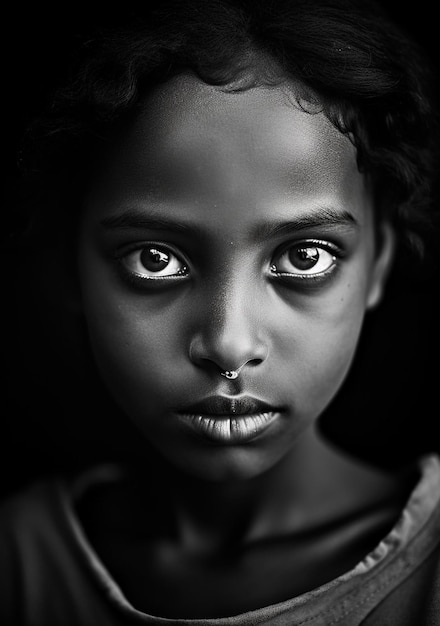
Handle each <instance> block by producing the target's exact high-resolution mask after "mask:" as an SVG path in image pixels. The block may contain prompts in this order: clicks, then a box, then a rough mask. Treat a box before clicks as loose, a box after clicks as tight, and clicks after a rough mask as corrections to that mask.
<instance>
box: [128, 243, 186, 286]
mask: <svg viewBox="0 0 440 626" xmlns="http://www.w3.org/2000/svg"><path fill="white" fill-rule="evenodd" d="M121 262H122V265H123V266H124V268H125V269H126V270H128V271H129V272H130V274H132V275H133V276H134V277H135V278H139V279H141V280H145V279H152V280H159V279H167V278H169V279H171V278H177V277H181V276H186V274H187V273H188V268H187V266H186V265H185V263H184V262H183V261H182V260H181V259H180V258H179V257H178V256H177V254H175V253H174V252H172V251H171V250H170V249H169V248H167V247H166V246H163V245H157V244H148V245H144V246H142V247H141V248H137V249H136V250H132V251H130V252H128V253H127V254H125V255H124V256H122V257H121Z"/></svg>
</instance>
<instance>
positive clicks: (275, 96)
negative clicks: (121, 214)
mask: <svg viewBox="0 0 440 626" xmlns="http://www.w3.org/2000/svg"><path fill="white" fill-rule="evenodd" d="M297 93H298V88H297V87H295V85H293V84H287V83H286V84H283V85H280V86H276V87H256V88H250V89H247V90H245V91H240V92H231V91H226V90H224V89H222V88H220V87H217V86H211V85H207V84H205V83H203V82H201V81H200V80H198V79H197V78H196V77H194V76H191V75H182V76H179V77H176V78H174V79H173V80H171V81H169V82H168V83H166V84H164V85H162V86H160V87H159V88H157V89H156V91H155V92H154V93H153V94H150V95H149V96H148V98H146V99H145V101H144V102H143V104H142V108H141V112H140V113H139V115H138V116H137V118H136V120H135V121H134V122H133V123H132V125H131V126H130V128H129V129H128V131H127V132H126V133H125V134H124V136H123V137H122V138H121V140H120V142H119V143H118V145H117V149H116V150H114V151H113V152H110V153H109V154H108V155H107V162H106V164H105V167H104V168H103V170H102V172H103V177H102V179H101V181H100V182H101V184H99V181H98V185H97V187H98V189H99V190H100V192H101V194H104V195H107V196H108V197H109V198H111V202H117V199H118V198H119V197H121V196H124V195H125V196H127V195H128V196H130V197H131V199H133V198H134V197H135V196H136V197H137V198H139V197H141V196H142V197H143V198H145V197H147V196H148V198H149V199H152V200H154V199H155V198H156V199H162V200H164V201H168V200H170V201H173V200H174V199H176V198H177V199H179V201H181V202H184V201H185V200H189V201H190V202H192V203H193V204H192V206H194V202H195V203H196V204H197V203H199V204H200V205H203V210H204V216H205V218H206V217H207V212H208V211H209V207H214V208H215V209H217V210H218V209H219V208H222V209H223V210H224V211H228V210H231V207H233V210H234V211H235V215H236V216H237V214H238V212H239V209H240V207H241V206H245V205H246V206H247V207H248V208H249V207H250V206H252V207H253V208H254V209H255V210H256V211H257V212H258V207H263V206H264V207H266V208H273V206H274V204H276V205H277V208H279V209H282V208H283V207H282V205H283V204H284V203H288V204H289V206H290V207H292V206H299V205H301V207H303V208H304V209H305V210H307V208H308V207H307V204H308V203H309V202H311V203H314V204H317V203H318V204H323V205H324V206H326V205H328V204H330V205H334V204H335V202H336V204H337V205H342V206H343V207H344V208H346V206H347V204H348V205H350V208H351V209H352V210H353V211H354V212H356V211H358V212H361V211H362V209H363V205H364V201H365V195H366V194H365V181H364V180H363V177H362V176H361V174H360V173H359V171H358V169H357V165H356V152H355V148H354V146H353V145H352V143H351V142H350V140H349V139H348V138H347V137H346V136H345V135H343V134H342V133H340V132H339V131H338V130H337V129H336V128H335V127H334V125H333V124H332V123H331V122H330V121H329V120H328V119H327V117H326V116H325V115H324V114H323V113H322V112H321V111H320V110H319V108H318V107H317V106H316V105H314V107H312V105H308V106H307V110H304V109H303V108H302V107H301V106H300V105H299V104H298V102H297V98H296V96H297ZM107 209H109V206H108V204H107Z"/></svg>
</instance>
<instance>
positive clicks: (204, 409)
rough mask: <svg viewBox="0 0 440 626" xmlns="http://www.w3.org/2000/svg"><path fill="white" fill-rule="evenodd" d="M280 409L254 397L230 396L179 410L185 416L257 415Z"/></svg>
mask: <svg viewBox="0 0 440 626" xmlns="http://www.w3.org/2000/svg"><path fill="white" fill-rule="evenodd" d="M275 411H279V409H277V408H275V407H273V406H271V405H270V404H267V402H263V401H262V400H259V399H258V398H253V397H252V396H242V397H239V398H230V397H228V396H209V397H207V398H204V399H203V400H200V401H199V402H195V403H194V404H190V405H187V406H186V407H184V408H183V409H180V410H179V413H183V414H185V415H255V414H258V413H269V412H275Z"/></svg>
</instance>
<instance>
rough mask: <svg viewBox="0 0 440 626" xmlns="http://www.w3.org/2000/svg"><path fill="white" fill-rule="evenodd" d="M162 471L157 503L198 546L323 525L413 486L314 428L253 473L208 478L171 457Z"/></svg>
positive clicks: (401, 494)
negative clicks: (328, 440) (181, 469)
mask: <svg viewBox="0 0 440 626" xmlns="http://www.w3.org/2000/svg"><path fill="white" fill-rule="evenodd" d="M163 463H165V462H163ZM157 474H158V472H157V467H155V475H157ZM161 475H162V476H163V477H164V478H163V481H161V482H160V484H157V489H156V490H155V499H156V510H161V511H163V514H164V516H166V518H167V520H170V519H173V520H174V527H173V534H174V533H175V535H176V536H177V537H178V539H179V541H180V542H181V543H182V545H186V546H187V547H188V549H191V550H197V549H199V550H205V549H208V548H207V547H208V546H209V547H210V549H214V550H216V549H222V550H224V549H225V548H227V547H228V546H229V547H232V546H236V545H237V544H241V545H245V544H249V543H251V542H254V541H259V540H263V539H265V538H270V537H272V538H273V537H277V536H278V537H279V536H283V535H285V534H287V533H289V534H292V533H297V534H298V535H299V534H301V533H302V532H305V531H306V530H307V531H310V530H313V529H318V530H319V528H320V527H323V526H326V525H329V524H331V523H332V522H336V521H337V520H338V519H343V518H345V517H347V516H350V515H353V514H356V513H359V512H360V511H362V510H364V509H366V508H368V507H372V506H378V505H379V504H380V503H384V502H390V501H392V502H396V498H397V499H398V501H399V506H400V504H401V501H402V499H403V498H404V497H405V496H406V494H407V492H408V489H409V482H408V477H405V476H402V475H398V476H396V475H392V474H390V473H386V472H384V471H381V470H378V469H375V468H373V467H370V466H367V465H366V464H364V463H361V462H359V461H358V460H355V459H354V458H351V457H349V456H348V455H346V454H343V453H341V452H340V451H339V450H336V449H334V448H332V447H331V446H330V445H329V444H327V443H326V442H325V441H324V440H323V439H322V438H321V437H320V436H319V435H317V433H316V432H315V431H314V430H312V429H309V430H308V431H307V432H306V433H304V434H303V435H302V437H301V439H300V440H299V441H298V443H297V445H296V446H295V447H294V448H293V449H292V451H291V452H290V454H289V455H288V456H286V457H285V458H284V459H283V460H282V461H281V462H279V463H278V464H277V465H276V466H275V467H273V468H271V469H270V470H269V471H267V472H265V473H264V474H262V475H259V476H257V477H255V478H252V479H247V480H241V481H240V480H235V481H228V482H221V483H215V482H207V481H202V480H199V479H197V478H194V477H192V476H188V475H185V474H183V473H182V472H179V471H178V470H175V469H174V468H170V467H169V466H168V465H167V467H166V468H165V467H164V468H163V471H162V473H161ZM164 519H165V518H164Z"/></svg>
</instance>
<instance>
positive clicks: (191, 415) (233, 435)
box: [177, 396, 281, 445]
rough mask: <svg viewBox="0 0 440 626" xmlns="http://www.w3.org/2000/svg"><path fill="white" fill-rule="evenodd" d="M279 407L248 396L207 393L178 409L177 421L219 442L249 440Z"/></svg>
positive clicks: (257, 433)
mask: <svg viewBox="0 0 440 626" xmlns="http://www.w3.org/2000/svg"><path fill="white" fill-rule="evenodd" d="M280 413H281V409H280V408H279V407H274V406H272V405H270V404H268V403H267V402H263V401H262V400H259V399H258V398H254V397H252V396H242V397H239V398H236V397H234V398H231V397H228V396H210V397H208V398H204V399H203V400H201V401H199V402H196V403H194V404H191V405H188V406H186V407H184V408H183V409H180V410H179V411H178V413H177V415H178V417H179V420H180V422H181V423H183V424H184V425H185V426H186V427H188V428H189V429H190V430H191V431H192V432H193V433H195V434H196V435H198V436H200V437H202V438H203V439H208V440H210V441H212V442H215V443H220V444H226V445H231V444H238V443H245V442H247V441H251V440H252V439H254V438H255V437H257V436H258V435H260V434H261V433H262V432H263V431H264V430H266V429H267V428H268V427H269V426H270V425H271V424H272V423H273V422H274V421H275V420H276V419H277V418H278V417H279V416H280Z"/></svg>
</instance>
